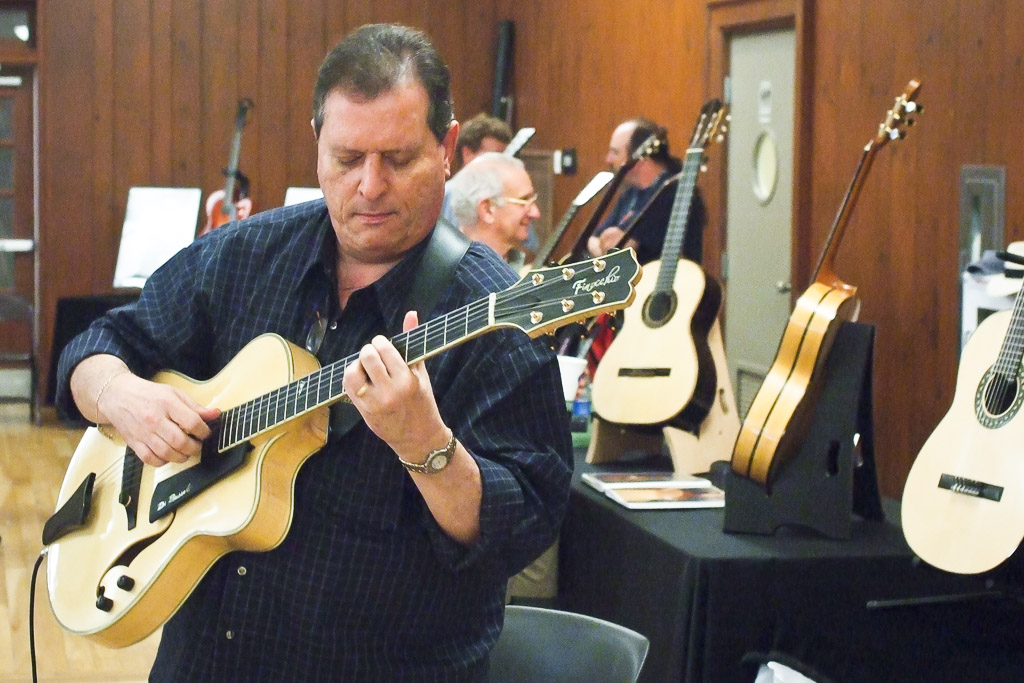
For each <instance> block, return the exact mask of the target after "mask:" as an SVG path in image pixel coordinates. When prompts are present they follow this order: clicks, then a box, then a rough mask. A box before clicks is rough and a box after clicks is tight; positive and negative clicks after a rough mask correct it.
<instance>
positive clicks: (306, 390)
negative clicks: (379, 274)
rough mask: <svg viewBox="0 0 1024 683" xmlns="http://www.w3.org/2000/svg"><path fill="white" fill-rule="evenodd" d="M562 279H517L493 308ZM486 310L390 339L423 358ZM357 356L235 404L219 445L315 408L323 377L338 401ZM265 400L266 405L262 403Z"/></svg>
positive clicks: (483, 304) (510, 309)
mask: <svg viewBox="0 0 1024 683" xmlns="http://www.w3.org/2000/svg"><path fill="white" fill-rule="evenodd" d="M583 263H584V264H585V265H586V266H587V267H583V268H578V269H574V268H573V265H574V264H570V265H567V266H565V268H570V269H573V277H575V276H576V275H580V274H587V273H589V272H590V270H593V269H594V267H593V266H594V264H593V262H590V261H588V262H583ZM575 265H579V264H575ZM565 268H551V269H547V270H548V271H549V272H558V273H562V272H563V271H564V270H565ZM540 272H543V271H540ZM564 282H565V280H564V279H563V278H561V277H556V278H552V279H550V280H544V281H543V282H542V283H540V284H534V283H533V281H532V278H531V279H528V280H523V281H520V283H519V284H518V285H514V286H512V287H510V288H509V289H507V290H503V291H502V292H498V293H496V294H495V300H496V304H495V308H496V310H497V307H498V304H502V305H503V306H504V308H503V309H502V311H501V313H502V314H504V315H508V314H510V313H513V314H514V313H520V312H523V311H527V310H531V309H533V308H535V307H538V306H539V305H542V304H541V303H540V302H536V301H534V300H532V299H531V300H527V301H526V302H524V303H522V304H520V305H519V306H518V307H515V306H508V304H507V302H508V301H513V300H515V299H517V298H519V297H521V296H522V295H523V294H524V293H529V294H533V295H535V294H537V293H538V292H541V293H543V292H545V291H546V290H548V289H550V288H552V287H556V286H559V287H560V286H561V285H562V284H563V283H564ZM590 296H592V295H590V294H589V293H584V294H581V295H573V296H570V297H564V298H568V299H575V298H587V297H590ZM549 303H550V302H549ZM472 309H476V310H475V311H472ZM481 309H484V310H483V311H481ZM471 311H472V313H471ZM486 311H489V300H488V299H482V300H478V301H476V302H473V303H471V304H468V305H467V306H464V307H462V308H460V309H456V310H455V311H452V312H450V313H448V314H446V315H444V316H442V317H441V318H437V319H435V320H432V321H429V322H428V323H424V324H423V325H421V326H418V327H416V328H414V329H413V330H410V331H409V332H407V333H403V334H402V335H398V336H396V337H395V338H394V340H392V341H393V342H395V343H396V346H398V345H402V344H404V345H405V347H406V349H407V357H408V349H409V348H410V346H412V347H419V346H422V347H423V348H424V354H423V355H422V356H420V357H421V358H422V357H426V356H427V355H428V354H427V348H426V343H427V342H429V341H431V340H433V341H434V342H435V343H436V342H437V338H438V337H439V336H440V337H441V344H439V345H437V346H435V347H434V349H435V350H436V349H439V348H442V347H443V346H444V345H446V344H447V337H446V335H447V332H448V325H449V321H450V320H451V319H457V320H463V319H465V322H464V323H463V324H464V325H465V326H466V329H467V332H468V323H469V317H470V315H472V314H479V313H481V312H486ZM475 322H479V319H477V320H476V321H475ZM438 325H440V326H441V329H440V330H439V331H438V330H437V327H438ZM485 328H486V325H484V326H482V327H480V328H475V329H474V330H473V331H474V332H478V331H481V330H483V329H485ZM403 335H405V336H406V338H404V339H403ZM421 335H422V336H421ZM430 335H433V336H432V337H431V336H430ZM357 358H358V355H357V354H355V355H352V356H349V357H348V358H345V359H342V360H340V361H337V362H335V363H333V364H331V365H329V366H326V367H324V368H321V369H320V370H317V371H314V372H313V373H310V375H306V376H305V377H303V378H300V379H299V380H296V381H294V382H292V383H290V384H289V385H286V386H285V387H283V388H279V389H276V390H274V391H273V392H270V393H268V394H264V395H263V396H260V397H257V398H256V399H253V400H252V401H250V402H249V403H247V404H243V405H241V406H237V407H236V408H235V409H232V411H235V412H234V414H233V415H229V416H228V418H227V419H228V421H229V422H231V423H232V424H233V425H234V427H233V428H232V429H229V430H227V432H226V435H225V438H222V439H221V442H222V443H221V448H222V449H223V448H225V447H229V446H230V445H234V444H237V443H240V442H241V441H244V440H246V439H247V438H250V437H251V436H252V435H254V434H255V433H258V432H259V431H260V430H261V429H267V428H269V427H270V426H272V425H271V422H270V421H269V419H268V420H267V421H265V423H264V426H262V427H261V426H260V417H265V418H269V412H268V408H269V409H271V410H273V411H274V412H275V414H276V413H277V412H278V411H280V410H281V409H282V408H283V409H284V413H285V418H284V419H283V420H276V421H275V422H273V425H276V424H279V423H280V422H281V421H284V420H287V419H291V418H292V417H294V416H295V415H296V414H298V412H303V411H307V410H310V409H312V408H315V407H317V406H318V405H319V404H320V401H319V392H320V390H321V389H322V388H323V386H324V382H323V379H324V378H325V377H327V378H328V382H327V386H328V399H327V401H331V400H337V399H339V398H341V397H342V396H344V393H343V392H342V393H340V394H338V395H331V389H330V387H332V386H333V384H334V382H335V381H336V380H337V379H338V378H339V377H340V375H343V374H344V371H345V368H346V367H347V366H348V364H349V363H351V362H353V361H354V360H355V359H357ZM311 387H312V388H315V389H316V392H317V397H318V400H317V401H316V402H315V403H313V404H310V402H309V399H310V394H311ZM300 398H304V403H303V406H302V409H301V410H299V411H298V412H296V413H293V414H292V415H291V416H288V407H289V406H290V405H291V404H293V403H294V404H295V406H296V408H297V407H298V403H299V399H300ZM265 401H266V402H267V405H263V404H264V402H265ZM236 417H237V418H238V419H237V420H236V419H235V418H236ZM253 417H255V418H256V429H255V431H253ZM225 441H227V443H225Z"/></svg>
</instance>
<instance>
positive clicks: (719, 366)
mask: <svg viewBox="0 0 1024 683" xmlns="http://www.w3.org/2000/svg"><path fill="white" fill-rule="evenodd" d="M708 346H709V348H710V350H711V357H712V359H713V360H714V363H715V373H716V375H717V378H718V384H717V386H716V387H715V397H714V403H713V405H712V406H711V410H710V411H708V414H707V417H705V418H704V421H703V422H702V423H701V425H700V427H699V428H698V429H697V433H693V432H690V431H686V430H683V429H678V428H676V427H670V426H665V427H658V426H650V427H645V426H640V425H620V424H615V423H611V422H606V421H605V420H602V419H601V418H600V417H595V418H594V423H593V431H592V433H591V437H590V446H589V448H588V450H587V462H588V463H591V464H601V463H609V462H615V461H617V460H620V459H621V458H623V457H624V456H627V455H630V454H634V453H645V454H649V453H660V452H661V450H662V445H663V443H664V444H665V445H667V447H668V452H669V455H670V456H671V458H672V469H673V471H674V472H675V473H676V474H697V473H702V472H707V471H709V470H710V469H711V464H712V463H713V462H715V461H716V460H728V459H729V453H730V452H731V450H732V446H733V444H734V443H735V442H736V436H737V434H739V431H740V421H739V413H738V411H737V410H736V399H735V397H734V395H733V391H732V383H731V382H730V380H729V369H728V366H727V364H726V360H725V347H724V345H723V343H722V329H721V326H720V325H719V322H718V321H717V320H716V321H715V322H714V324H713V325H712V327H711V330H710V331H709V332H708Z"/></svg>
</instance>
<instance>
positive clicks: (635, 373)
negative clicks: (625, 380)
mask: <svg viewBox="0 0 1024 683" xmlns="http://www.w3.org/2000/svg"><path fill="white" fill-rule="evenodd" d="M670 374H672V368H619V377H668V376H669V375H670Z"/></svg>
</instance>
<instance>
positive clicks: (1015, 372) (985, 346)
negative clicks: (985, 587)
mask: <svg viewBox="0 0 1024 683" xmlns="http://www.w3.org/2000/svg"><path fill="white" fill-rule="evenodd" d="M1009 256H1011V257H1012V255H1009ZM1014 260H1015V259H1014ZM1022 263H1024V262H1022ZM1022 360H1024V289H1021V290H1019V291H1018V292H1017V299H1016V301H1015V302H1014V305H1013V310H1012V311H1001V312H999V313H994V314H992V315H990V316H989V317H988V318H986V319H985V320H984V322H982V323H981V324H980V325H979V326H978V329H977V330H975V331H974V334H972V335H971V338H970V339H969V340H968V341H967V345H966V346H965V347H964V350H963V354H962V355H961V357H960V370H959V372H958V374H957V381H956V391H955V393H954V395H953V403H952V405H951V406H950V408H949V412H947V413H946V415H945V417H943V418H942V421H941V422H939V424H938V426H936V428H935V431H933V432H932V434H931V436H929V437H928V440H927V441H925V443H924V446H923V447H922V448H921V452H920V453H918V454H917V459H915V460H914V464H913V466H912V467H911V468H910V474H909V475H908V477H907V483H906V486H905V488H904V489H903V502H902V514H901V516H902V522H903V534H904V535H905V536H906V539H907V544H908V545H909V546H910V548H911V549H912V550H913V551H914V552H915V553H917V555H918V556H919V557H920V558H921V559H922V560H924V561H925V562H927V563H928V564H930V565H933V566H935V567H938V568H939V569H944V570H945V571H948V572H956V573H958V574H977V573H979V572H985V571H988V570H990V569H994V568H995V567H996V566H998V565H999V564H1001V563H1002V562H1003V561H1004V560H1006V559H1007V558H1008V557H1010V555H1012V554H1013V553H1014V551H1015V550H1017V547H1018V546H1019V545H1020V542H1021V540H1022V539H1024V455H1022V453H1021V448H1022V446H1024V417H1022V416H1021V415H1020V412H1021V411H1020V409H1021V405H1022V404H1024V365H1022Z"/></svg>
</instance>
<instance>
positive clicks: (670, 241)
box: [654, 148, 704, 292]
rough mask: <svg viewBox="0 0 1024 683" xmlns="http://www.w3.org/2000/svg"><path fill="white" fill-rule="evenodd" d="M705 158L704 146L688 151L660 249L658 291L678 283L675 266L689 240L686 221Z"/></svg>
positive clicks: (656, 289)
mask: <svg viewBox="0 0 1024 683" xmlns="http://www.w3.org/2000/svg"><path fill="white" fill-rule="evenodd" d="M703 159H704V149H703V148H692V149H688V150H686V158H685V159H684V160H683V170H682V173H681V174H680V175H681V177H680V179H679V187H678V188H677V189H676V198H675V201H673V203H672V213H671V215H670V217H669V220H668V228H667V229H666V231H665V243H664V245H663V246H662V248H661V270H659V271H658V281H657V283H656V284H655V286H654V291H656V292H664V291H670V290H671V289H672V286H673V283H674V282H675V279H676V268H677V266H678V263H679V258H680V257H681V255H682V253H683V241H684V240H685V239H686V224H687V222H688V220H689V217H690V206H691V205H692V204H693V192H694V188H695V187H696V185H697V176H698V175H699V174H700V165H701V163H702V161H703Z"/></svg>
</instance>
